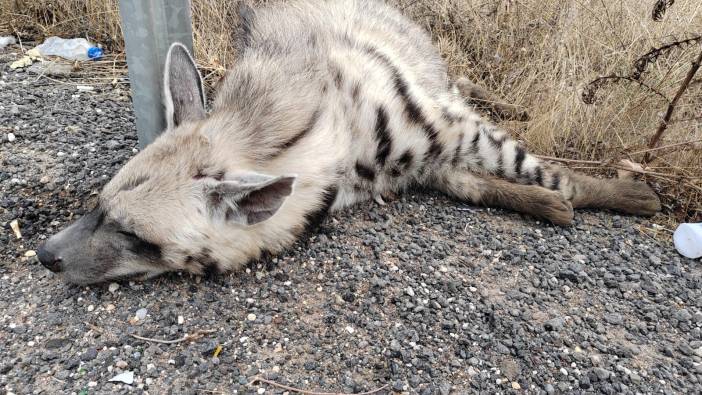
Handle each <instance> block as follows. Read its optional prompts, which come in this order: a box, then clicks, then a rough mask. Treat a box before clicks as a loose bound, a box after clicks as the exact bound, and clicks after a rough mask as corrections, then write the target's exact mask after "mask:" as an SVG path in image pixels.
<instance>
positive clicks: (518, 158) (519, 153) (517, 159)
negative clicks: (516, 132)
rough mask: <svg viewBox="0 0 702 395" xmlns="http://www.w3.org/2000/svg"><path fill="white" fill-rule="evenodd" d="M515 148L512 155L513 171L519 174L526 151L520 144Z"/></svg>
mask: <svg viewBox="0 0 702 395" xmlns="http://www.w3.org/2000/svg"><path fill="white" fill-rule="evenodd" d="M515 150H516V153H515V155H514V173H515V174H516V175H517V176H520V175H521V174H522V165H523V164H524V159H525V158H526V151H525V150H524V148H522V147H520V146H517V148H516V149H515Z"/></svg>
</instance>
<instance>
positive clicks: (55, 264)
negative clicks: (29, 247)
mask: <svg viewBox="0 0 702 395" xmlns="http://www.w3.org/2000/svg"><path fill="white" fill-rule="evenodd" d="M37 257H38V258H39V262H40V263H41V264H42V265H43V266H44V267H45V268H47V269H49V270H51V271H52V272H54V273H60V272H61V271H63V259H61V256H60V255H58V253H57V252H54V251H51V250H50V249H49V248H47V245H46V243H45V244H43V245H42V246H41V247H39V250H38V251H37Z"/></svg>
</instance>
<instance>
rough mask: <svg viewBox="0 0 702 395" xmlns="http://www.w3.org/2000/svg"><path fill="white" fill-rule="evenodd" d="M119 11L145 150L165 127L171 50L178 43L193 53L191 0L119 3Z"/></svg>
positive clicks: (140, 132) (134, 100)
mask: <svg viewBox="0 0 702 395" xmlns="http://www.w3.org/2000/svg"><path fill="white" fill-rule="evenodd" d="M119 11H120V14H121V16H122V32H123V33H124V41H125V44H126V49H127V66H128V67H129V81H130V85H131V89H132V101H133V104H134V114H135V116H136V126H137V134H138V136H139V147H140V148H144V147H145V146H147V145H148V144H149V143H151V142H152V141H154V139H155V138H156V137H157V136H158V135H159V134H161V132H162V131H163V130H164V129H165V128H166V122H165V118H164V114H163V112H164V111H163V100H162V96H161V95H162V90H163V66H164V62H165V61H166V53H167V51H168V47H169V46H170V45H171V43H173V42H174V41H179V42H181V43H183V44H184V45H185V46H186V47H187V48H188V49H189V50H190V52H191V53H192V48H193V30H192V22H191V11H190V0H120V2H119Z"/></svg>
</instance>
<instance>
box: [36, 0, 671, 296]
mask: <svg viewBox="0 0 702 395" xmlns="http://www.w3.org/2000/svg"><path fill="white" fill-rule="evenodd" d="M240 17H241V18H240V19H241V20H240V23H239V28H238V30H237V31H235V33H234V34H235V35H236V38H237V47H238V58H237V62H236V65H235V67H234V68H233V69H232V70H231V71H230V72H229V73H228V74H227V76H226V78H225V80H224V81H223V82H222V84H221V86H220V87H219V90H218V93H217V95H216V98H215V100H214V104H213V108H212V110H211V111H210V112H209V114H208V112H207V111H206V109H205V103H206V101H205V94H204V89H203V85H202V81H201V77H200V75H199V73H198V71H197V69H196V67H195V63H194V62H193V59H192V57H191V56H190V54H189V53H188V51H187V50H186V49H185V47H183V46H182V45H179V44H174V45H173V46H172V47H171V48H170V51H169V53H168V58H167V62H166V68H165V76H164V85H165V108H166V117H167V120H168V129H167V131H166V132H165V133H163V135H161V136H160V137H159V138H158V139H157V140H156V141H155V142H154V143H153V144H151V145H150V146H148V147H147V148H146V149H144V150H143V151H142V152H140V153H139V154H138V155H136V156H135V157H134V158H133V159H132V160H130V161H129V162H128V163H127V164H126V165H125V166H124V168H123V169H122V170H121V171H120V172H119V173H118V174H117V175H116V176H115V177H114V178H113V179H112V180H111V181H110V182H109V183H108V185H107V186H106V187H105V188H104V190H103V191H102V193H101V195H100V201H99V205H98V207H97V208H96V209H95V210H94V211H92V212H91V213H89V214H87V215H85V216H84V217H83V218H81V219H80V220H79V221H78V222H76V223H75V224H73V225H71V226H69V227H68V228H66V229H65V230H63V231H62V232H60V233H58V234H57V235H55V236H53V237H52V238H50V239H49V240H48V241H47V242H46V244H45V245H44V246H43V247H42V248H40V250H39V259H40V261H41V262H42V263H43V264H44V265H45V266H46V267H48V268H49V269H51V270H53V271H55V272H61V273H62V274H63V276H64V277H65V279H66V280H68V281H70V282H75V283H91V282H99V281H104V280H106V279H115V278H121V277H124V276H133V275H140V276H142V277H150V276H153V275H156V274H159V273H163V272H166V271H177V270H183V271H188V272H192V273H203V272H206V271H217V272H219V271H227V270H233V269H237V268H239V267H241V266H242V265H243V264H245V263H246V262H247V261H249V260H252V259H257V258H259V257H260V255H261V254H262V252H263V251H268V252H271V253H276V252H279V251H281V250H282V249H284V248H286V247H288V246H290V245H291V244H292V243H293V242H294V241H295V240H296V238H298V237H299V236H300V235H301V234H302V232H303V231H304V230H305V228H306V227H307V226H308V225H309V224H310V223H312V222H314V221H315V219H318V218H320V217H321V216H323V215H324V214H325V213H327V212H328V211H329V210H338V209H342V208H344V207H348V206H350V205H352V204H355V203H358V202H364V201H369V200H373V199H374V200H375V201H377V202H378V203H381V204H382V203H383V198H384V197H385V196H387V195H391V194H393V193H397V192H401V191H402V190H404V189H406V188H407V187H408V186H411V185H419V186H424V187H430V188H436V189H438V190H441V191H443V192H445V193H447V194H449V195H450V196H453V197H456V198H458V199H461V200H465V201H469V202H472V203H475V204H482V205H486V206H492V207H503V208H507V209H511V210H515V211H519V212H523V213H527V214H530V215H532V216H535V217H539V218H543V219H546V220H548V221H551V222H553V223H555V224H558V225H567V224H570V223H571V222H572V220H573V208H584V207H597V208H608V209H613V210H618V211H621V212H624V213H630V214H641V215H651V214H653V213H655V212H656V211H658V210H659V209H660V203H659V200H658V198H657V197H656V195H655V194H654V193H653V191H652V190H651V189H650V188H649V187H648V186H646V185H645V184H644V183H640V182H635V181H632V180H618V179H611V180H600V179H596V178H592V177H588V176H585V175H582V174H577V173H573V172H570V171H568V170H567V169H564V168H562V167H558V166H555V165H552V164H548V163H545V162H543V161H541V160H539V159H538V158H536V157H534V156H532V155H530V154H529V153H527V152H526V151H525V150H524V148H523V147H522V146H520V144H519V143H518V142H517V141H515V140H513V139H511V138H510V137H509V135H508V134H507V133H505V132H504V131H503V130H500V129H499V128H497V127H496V126H494V125H492V124H490V123H489V122H487V121H486V120H484V119H482V118H481V117H480V116H479V115H478V114H477V113H476V112H475V111H474V110H473V109H472V108H470V107H469V106H468V105H467V104H466V101H465V100H464V98H462V97H461V96H460V94H459V92H458V91H459V89H458V88H457V87H455V86H453V87H452V86H450V84H449V81H448V80H449V79H448V76H447V67H446V64H445V63H444V61H443V60H442V58H441V56H440V55H439V52H438V51H437V50H436V49H435V48H434V46H433V45H432V43H431V40H430V37H429V35H428V34H427V33H426V32H424V31H423V30H422V29H421V28H420V27H418V26H417V25H415V24H414V23H412V22H411V21H410V20H408V19H407V18H405V17H404V16H402V15H401V14H400V13H399V12H398V11H396V10H394V9H392V8H390V7H388V6H386V5H384V4H382V3H380V2H378V1H375V0H330V1H325V2H317V1H311V0H296V1H290V2H286V3H283V4H278V5H275V6H269V7H267V8H261V9H255V10H254V9H251V8H249V7H247V6H242V7H241V10H240Z"/></svg>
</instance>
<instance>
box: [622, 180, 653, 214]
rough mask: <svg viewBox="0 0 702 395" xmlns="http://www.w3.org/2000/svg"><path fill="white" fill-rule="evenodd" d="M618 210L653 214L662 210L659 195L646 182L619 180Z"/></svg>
mask: <svg viewBox="0 0 702 395" xmlns="http://www.w3.org/2000/svg"><path fill="white" fill-rule="evenodd" d="M618 184H619V185H618V188H617V189H616V191H615V192H616V193H617V198H616V200H617V202H618V203H619V204H617V207H615V209H616V210H618V211H621V212H624V213H626V214H633V215H645V216H651V215H654V214H656V213H657V212H659V211H661V201H660V199H659V198H658V195H656V193H655V192H654V191H653V189H651V187H649V186H648V185H647V184H646V183H645V182H640V181H634V180H619V182H618Z"/></svg>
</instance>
